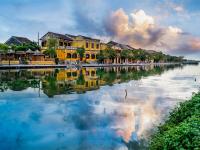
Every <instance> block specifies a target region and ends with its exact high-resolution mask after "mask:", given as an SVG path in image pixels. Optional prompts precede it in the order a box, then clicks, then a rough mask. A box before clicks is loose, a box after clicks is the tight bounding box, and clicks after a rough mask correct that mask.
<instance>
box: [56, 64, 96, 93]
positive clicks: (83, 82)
mask: <svg viewBox="0 0 200 150" xmlns="http://www.w3.org/2000/svg"><path fill="white" fill-rule="evenodd" d="M57 82H58V83H60V84H62V83H63V82H68V83H70V84H72V86H73V89H74V91H76V92H84V91H90V90H94V89H98V88H99V81H98V77H97V74H96V69H94V68H84V69H81V70H77V69H74V68H72V69H65V70H60V71H59V73H58V74H57Z"/></svg>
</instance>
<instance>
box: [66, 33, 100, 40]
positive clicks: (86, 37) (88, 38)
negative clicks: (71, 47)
mask: <svg viewBox="0 0 200 150" xmlns="http://www.w3.org/2000/svg"><path fill="white" fill-rule="evenodd" d="M65 35H66V36H68V37H70V38H73V39H74V38H76V37H82V38H83V39H86V40H96V41H100V40H99V39H94V38H91V37H88V36H83V35H77V36H76V35H71V34H65Z"/></svg>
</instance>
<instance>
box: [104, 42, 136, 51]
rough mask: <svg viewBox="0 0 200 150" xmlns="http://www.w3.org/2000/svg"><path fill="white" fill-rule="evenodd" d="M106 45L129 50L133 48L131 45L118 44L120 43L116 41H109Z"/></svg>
mask: <svg viewBox="0 0 200 150" xmlns="http://www.w3.org/2000/svg"><path fill="white" fill-rule="evenodd" d="M107 45H109V46H111V47H112V46H116V47H119V48H120V49H122V50H123V49H129V50H134V48H133V47H131V46H129V45H125V44H120V43H117V42H114V41H110V42H108V43H107Z"/></svg>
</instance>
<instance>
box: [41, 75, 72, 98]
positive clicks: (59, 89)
mask: <svg viewBox="0 0 200 150" xmlns="http://www.w3.org/2000/svg"><path fill="white" fill-rule="evenodd" d="M42 89H43V92H44V93H45V94H46V95H47V96H48V97H54V96H55V95H60V94H69V93H71V92H72V85H71V84H68V83H65V82H64V83H63V84H58V83H57V80H56V77H54V76H47V77H45V80H44V81H43V82H42Z"/></svg>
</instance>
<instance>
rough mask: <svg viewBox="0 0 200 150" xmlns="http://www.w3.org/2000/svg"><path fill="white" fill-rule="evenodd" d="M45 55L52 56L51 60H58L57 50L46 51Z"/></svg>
mask: <svg viewBox="0 0 200 150" xmlns="http://www.w3.org/2000/svg"><path fill="white" fill-rule="evenodd" d="M44 54H45V55H48V56H50V57H51V58H56V50H55V49H53V48H52V49H47V50H46V51H44Z"/></svg>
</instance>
